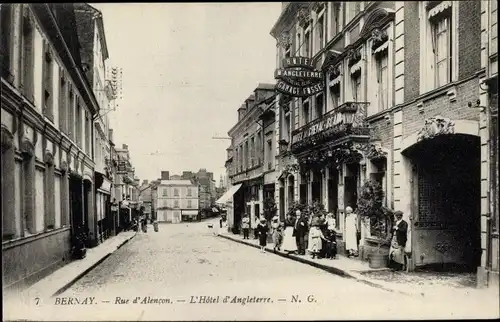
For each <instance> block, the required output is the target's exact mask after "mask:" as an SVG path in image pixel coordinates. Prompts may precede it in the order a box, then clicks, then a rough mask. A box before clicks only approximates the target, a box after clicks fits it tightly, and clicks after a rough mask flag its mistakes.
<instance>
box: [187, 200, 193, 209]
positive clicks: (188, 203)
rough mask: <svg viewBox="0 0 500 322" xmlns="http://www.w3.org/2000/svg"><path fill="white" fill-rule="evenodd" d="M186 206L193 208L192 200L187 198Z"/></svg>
mask: <svg viewBox="0 0 500 322" xmlns="http://www.w3.org/2000/svg"><path fill="white" fill-rule="evenodd" d="M187 207H188V208H193V201H192V200H188V201H187Z"/></svg>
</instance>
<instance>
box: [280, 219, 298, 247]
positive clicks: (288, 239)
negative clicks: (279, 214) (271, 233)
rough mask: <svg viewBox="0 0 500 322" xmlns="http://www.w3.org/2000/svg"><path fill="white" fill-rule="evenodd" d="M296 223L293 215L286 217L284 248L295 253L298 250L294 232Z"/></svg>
mask: <svg viewBox="0 0 500 322" xmlns="http://www.w3.org/2000/svg"><path fill="white" fill-rule="evenodd" d="M294 223H295V220H294V218H293V216H291V215H288V216H287V218H286V219H285V225H284V226H285V232H284V236H283V246H282V247H283V250H284V251H285V252H287V253H289V254H290V253H294V252H296V251H297V243H296V241H295V238H294V237H295V234H294V230H295V229H294Z"/></svg>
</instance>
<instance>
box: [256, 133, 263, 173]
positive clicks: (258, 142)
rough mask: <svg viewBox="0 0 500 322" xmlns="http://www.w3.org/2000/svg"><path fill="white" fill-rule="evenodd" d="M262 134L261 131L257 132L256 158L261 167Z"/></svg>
mask: <svg viewBox="0 0 500 322" xmlns="http://www.w3.org/2000/svg"><path fill="white" fill-rule="evenodd" d="M261 137H262V133H261V131H257V134H256V135H255V155H256V156H255V158H256V160H257V164H258V165H260V164H261V162H262V143H261V142H262V140H261Z"/></svg>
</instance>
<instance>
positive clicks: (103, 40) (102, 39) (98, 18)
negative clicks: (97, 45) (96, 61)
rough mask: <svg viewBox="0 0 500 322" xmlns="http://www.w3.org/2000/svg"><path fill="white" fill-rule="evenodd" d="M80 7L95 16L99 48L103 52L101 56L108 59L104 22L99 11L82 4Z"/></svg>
mask: <svg viewBox="0 0 500 322" xmlns="http://www.w3.org/2000/svg"><path fill="white" fill-rule="evenodd" d="M81 5H83V6H85V7H86V8H88V9H90V10H92V12H93V13H94V15H95V18H96V22H97V29H99V40H100V42H101V48H102V51H103V53H102V54H103V58H104V59H105V60H106V59H108V58H109V53H108V45H107V41H106V32H105V31H104V22H103V19H102V12H101V11H100V10H99V9H97V8H94V7H92V6H91V5H89V4H88V3H83V4H81Z"/></svg>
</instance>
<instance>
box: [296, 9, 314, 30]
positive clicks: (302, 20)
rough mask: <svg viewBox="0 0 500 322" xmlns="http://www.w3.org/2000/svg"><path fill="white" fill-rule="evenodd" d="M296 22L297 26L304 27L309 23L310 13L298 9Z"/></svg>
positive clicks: (306, 10)
mask: <svg viewBox="0 0 500 322" xmlns="http://www.w3.org/2000/svg"><path fill="white" fill-rule="evenodd" d="M297 21H298V22H299V25H301V26H305V25H306V24H308V23H310V22H311V12H310V11H309V10H308V9H306V8H300V9H299V11H298V12H297Z"/></svg>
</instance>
